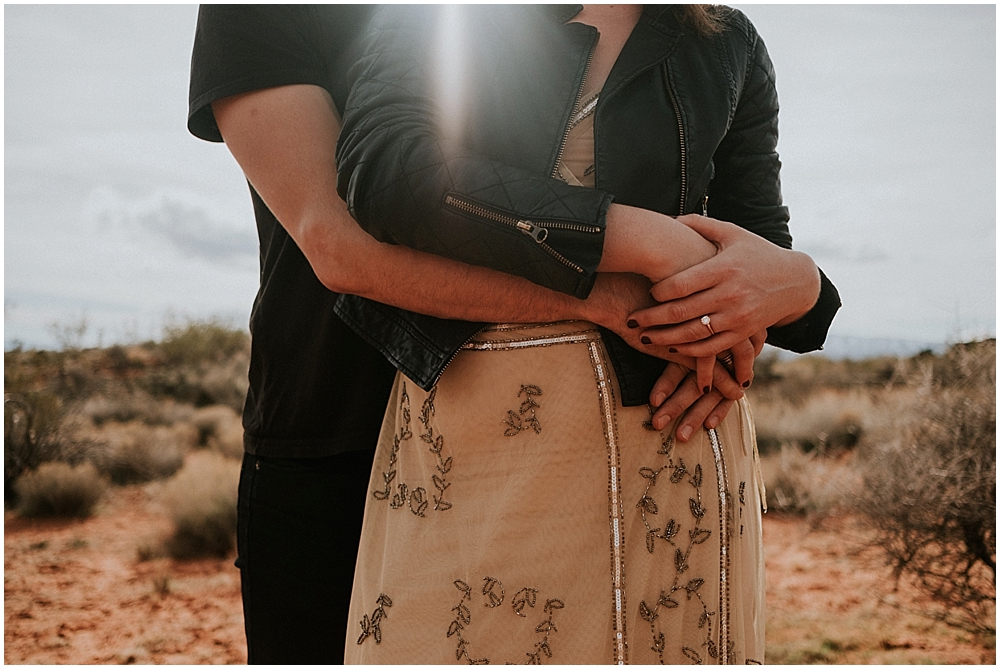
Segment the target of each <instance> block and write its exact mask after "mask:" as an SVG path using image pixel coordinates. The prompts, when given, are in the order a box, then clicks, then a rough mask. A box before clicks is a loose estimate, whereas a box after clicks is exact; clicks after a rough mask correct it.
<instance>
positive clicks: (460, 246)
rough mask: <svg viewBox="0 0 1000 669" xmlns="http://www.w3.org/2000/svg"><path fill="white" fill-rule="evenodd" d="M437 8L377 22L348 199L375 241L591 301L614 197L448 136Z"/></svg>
mask: <svg viewBox="0 0 1000 669" xmlns="http://www.w3.org/2000/svg"><path fill="white" fill-rule="evenodd" d="M437 11H439V9H438V8H428V7H416V6H392V7H388V8H385V9H382V10H380V11H379V12H377V13H376V15H375V17H373V20H372V24H371V27H370V30H369V32H368V34H367V36H366V38H365V44H364V47H363V54H362V56H361V58H360V60H359V61H358V63H357V64H356V65H355V66H354V68H353V69H352V72H351V75H350V78H351V93H350V96H349V98H348V101H347V106H346V109H345V112H344V125H343V129H342V131H341V136H340V140H339V142H338V146H337V164H338V188H337V189H338V192H339V193H340V195H341V197H342V198H343V199H344V200H345V201H346V202H347V205H348V208H349V210H350V212H351V214H352V216H354V218H355V219H356V220H357V221H358V223H359V225H361V227H362V228H364V229H365V230H366V231H368V232H369V233H370V234H371V235H372V236H374V237H375V238H376V239H379V240H381V241H385V242H391V243H395V244H402V245H405V246H409V247H411V248H414V249H417V250H420V251H425V252H429V253H434V254H437V255H441V256H446V257H449V258H452V259H455V260H460V261H462V262H466V263H469V264H474V265H480V266H485V267H489V268H491V269H495V270H499V271H502V272H506V273H508V274H514V275H518V276H521V277H524V278H526V279H528V280H530V281H533V282H535V283H537V284H540V285H542V286H545V287H547V288H550V289H553V290H557V291H560V292H563V293H567V294H570V295H575V296H576V297H580V298H583V297H586V296H587V295H588V294H589V292H590V289H591V288H592V287H593V283H594V280H595V278H596V270H597V266H598V264H599V263H600V259H601V253H602V250H603V245H604V228H605V216H606V213H607V209H608V207H609V206H610V204H611V196H610V195H609V194H607V193H603V192H601V191H596V190H592V189H586V188H579V187H574V186H570V185H568V184H565V183H563V182H562V181H559V180H557V179H553V178H548V177H546V176H544V175H537V174H533V173H528V172H526V171H525V170H522V169H519V168H515V167H512V166H510V165H508V164H505V163H502V162H498V161H495V160H491V159H490V158H488V157H484V156H482V155H480V154H477V153H474V152H472V151H470V150H469V149H467V148H465V147H463V146H462V145H461V143H460V142H458V141H456V140H455V139H453V138H450V137H446V136H445V133H444V132H443V131H441V130H440V128H441V127H442V124H441V123H440V120H441V119H440V116H441V115H440V113H439V111H438V110H439V107H438V105H437V104H436V102H437V101H436V100H435V97H434V95H433V91H434V87H433V86H432V85H431V82H432V81H433V79H432V77H431V75H432V74H433V73H432V68H431V58H432V54H433V53H434V51H433V47H434V38H435V30H433V29H432V27H433V19H434V17H435V15H436V13H437Z"/></svg>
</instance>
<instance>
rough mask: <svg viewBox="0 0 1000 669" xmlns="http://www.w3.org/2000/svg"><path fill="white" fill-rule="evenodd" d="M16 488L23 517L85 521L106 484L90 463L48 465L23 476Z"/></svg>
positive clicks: (19, 508)
mask: <svg viewBox="0 0 1000 669" xmlns="http://www.w3.org/2000/svg"><path fill="white" fill-rule="evenodd" d="M15 486H16V487H17V492H18V506H17V510H18V512H19V513H20V514H21V515H22V516H25V517H30V518H34V517H44V516H57V517H65V518H86V517H87V516H89V515H90V514H91V513H93V510H94V506H95V505H96V504H97V502H98V500H100V499H101V496H102V495H103V494H104V491H105V488H106V486H107V484H106V482H105V481H104V479H102V478H101V476H100V475H99V474H98V473H97V470H96V469H95V468H94V466H93V465H91V464H89V463H84V464H82V465H78V466H76V467H71V466H70V465H68V464H66V463H64V462H46V463H44V464H42V465H40V466H39V467H38V469H36V470H34V471H29V472H27V473H25V474H24V475H23V476H21V477H20V478H19V479H18V480H17V482H16V483H15Z"/></svg>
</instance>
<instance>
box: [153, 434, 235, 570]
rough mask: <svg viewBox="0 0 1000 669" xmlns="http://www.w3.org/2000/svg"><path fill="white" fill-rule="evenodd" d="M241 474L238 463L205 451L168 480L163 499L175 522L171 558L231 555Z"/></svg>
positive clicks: (168, 546) (189, 458)
mask: <svg viewBox="0 0 1000 669" xmlns="http://www.w3.org/2000/svg"><path fill="white" fill-rule="evenodd" d="M239 472H240V465H239V463H238V462H235V461H233V460H227V459H225V458H223V457H222V456H221V455H218V454H217V453H213V452H211V451H202V452H198V453H193V454H192V455H190V456H189V457H188V460H187V463H186V464H185V466H184V468H183V469H182V470H181V471H180V472H178V473H177V475H176V476H175V477H174V478H173V479H171V480H170V481H167V483H166V486H165V487H164V490H163V500H164V502H165V503H166V505H167V507H168V508H169V509H170V517H171V519H172V520H173V523H174V532H173V534H171V535H170V537H169V538H168V539H167V541H166V549H167V551H168V552H169V554H170V555H172V556H173V557H176V558H180V559H190V558H196V557H202V556H216V557H223V556H225V555H227V554H229V552H230V551H231V550H232V549H233V547H234V546H235V542H236V493H237V488H238V484H239Z"/></svg>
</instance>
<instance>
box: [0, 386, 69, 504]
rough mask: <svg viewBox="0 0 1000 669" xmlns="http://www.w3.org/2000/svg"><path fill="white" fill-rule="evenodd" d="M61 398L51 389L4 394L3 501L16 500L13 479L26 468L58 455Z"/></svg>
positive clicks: (26, 469)
mask: <svg viewBox="0 0 1000 669" xmlns="http://www.w3.org/2000/svg"><path fill="white" fill-rule="evenodd" d="M63 415H64V409H63V403H62V401H61V400H60V399H59V398H58V397H57V396H55V395H54V394H52V393H48V392H44V391H39V392H26V393H20V394H5V395H4V402H3V419H4V420H3V456H4V457H3V460H4V463H3V472H4V501H5V502H8V503H16V502H17V487H16V486H15V485H14V482H15V481H16V480H17V478H18V477H19V476H21V474H23V473H24V472H26V471H28V470H30V469H35V468H36V467H38V465H40V464H41V463H42V462H45V461H47V460H53V459H55V458H57V457H58V455H59V451H60V450H61V446H62V441H63V439H62V437H63V435H62V420H63Z"/></svg>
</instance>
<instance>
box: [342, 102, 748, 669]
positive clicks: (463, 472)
mask: <svg viewBox="0 0 1000 669" xmlns="http://www.w3.org/2000/svg"><path fill="white" fill-rule="evenodd" d="M596 102H597V98H596V96H595V97H593V98H592V99H589V100H586V101H585V102H584V103H583V104H581V105H580V108H579V110H578V113H577V114H576V116H575V118H574V127H573V128H572V130H571V132H570V139H569V141H568V143H567V145H566V150H565V151H564V158H563V161H562V163H561V164H560V166H559V173H560V175H561V177H562V178H563V179H565V180H566V181H568V182H570V183H574V184H579V185H583V186H592V185H593V162H594V159H593V156H594V151H593V146H594V145H593V129H592V128H593V115H592V114H591V113H588V108H589V112H592V111H593V108H594V107H595V106H596ZM619 397H620V392H619V389H618V385H617V380H616V378H615V374H614V370H613V369H612V367H611V365H610V364H609V361H608V356H607V352H606V350H605V348H604V345H603V343H602V341H601V336H600V333H599V332H598V330H597V328H596V327H595V326H594V325H593V324H591V323H586V322H562V323H549V324H533V325H496V326H492V327H490V328H487V329H486V330H484V331H482V332H480V333H479V335H477V336H476V337H475V338H474V339H473V340H472V341H470V342H468V343H467V344H466V345H465V346H464V347H463V349H462V350H461V352H460V353H459V354H458V355H457V357H455V359H454V360H453V361H452V362H451V363H450V364H449V365H448V367H447V368H446V370H445V371H444V373H443V374H442V376H441V378H440V380H439V381H438V383H437V384H436V385H435V386H434V387H433V388H432V389H431V391H430V392H424V391H422V390H420V388H418V387H417V386H416V385H415V384H414V383H413V382H412V381H410V380H409V379H407V378H406V377H405V376H404V375H402V374H397V376H396V382H395V386H394V388H393V393H392V399H391V400H390V403H389V407H388V408H387V411H386V416H385V422H384V423H383V426H382V433H381V436H380V439H379V444H378V448H377V452H376V456H375V463H374V466H373V469H372V477H371V484H370V496H369V498H368V504H367V508H366V509H365V520H364V529H363V531H362V539H361V550H360V554H359V556H358V566H357V570H356V572H355V579H354V592H353V596H352V600H351V612H350V620H351V621H353V622H352V625H353V626H354V627H353V629H349V630H348V640H347V648H346V662H347V663H363V664H411V663H416V664H449V663H459V664H467V663H471V664H487V663H493V664H503V663H506V662H512V663H517V664H522V663H529V664H531V663H534V664H538V663H553V664H598V663H601V664H603V663H618V664H622V663H637V664H657V663H666V664H700V663H722V664H727V663H730V664H732V663H736V664H745V663H751V664H755V663H759V662H762V661H763V659H764V562H763V553H762V548H761V522H760V519H761V495H762V490H761V486H760V484H759V481H760V479H759V468H758V466H757V457H756V445H755V437H754V427H753V419H752V417H751V414H750V411H749V406H748V405H747V404H746V402H745V400H743V401H740V402H738V403H737V404H736V405H734V406H733V408H732V409H731V410H730V412H729V415H728V416H727V418H726V419H725V420H724V421H723V422H722V424H721V425H719V427H718V428H716V429H715V430H707V431H706V430H701V431H700V432H698V433H696V434H695V435H694V436H693V437H692V439H691V440H690V441H689V442H688V443H686V444H681V443H679V442H675V440H674V438H673V436H672V434H673V429H674V427H675V426H674V425H669V426H668V427H667V428H666V429H665V430H663V431H662V432H660V431H656V430H654V429H653V428H652V427H651V426H650V424H649V422H648V421H649V418H650V412H649V409H648V408H647V407H645V406H640V407H623V406H622V405H621V404H620V402H619Z"/></svg>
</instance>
